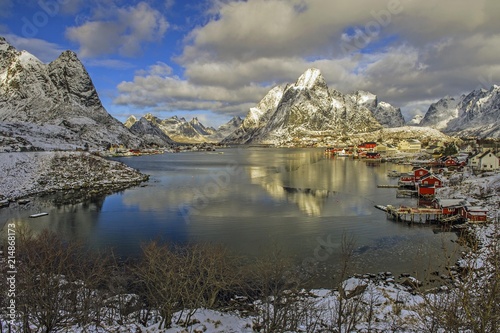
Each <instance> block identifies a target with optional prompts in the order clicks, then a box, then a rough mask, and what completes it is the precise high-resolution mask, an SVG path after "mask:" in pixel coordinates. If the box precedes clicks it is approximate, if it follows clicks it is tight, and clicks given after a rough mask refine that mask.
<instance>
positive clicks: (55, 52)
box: [4, 34, 64, 63]
mask: <svg viewBox="0 0 500 333" xmlns="http://www.w3.org/2000/svg"><path fill="white" fill-rule="evenodd" d="M4 37H5V39H7V42H9V43H10V44H11V45H12V46H14V47H15V48H16V49H17V50H19V51H21V50H26V51H28V52H29V53H31V54H33V55H35V56H36V57H37V58H38V59H40V61H42V62H44V63H49V62H51V61H54V60H55V59H57V57H59V56H60V55H61V53H62V52H63V51H64V49H63V48H62V47H61V46H59V45H57V44H55V43H49V42H47V41H45V40H42V39H37V38H25V37H19V36H17V35H14V34H6V35H5V36H4Z"/></svg>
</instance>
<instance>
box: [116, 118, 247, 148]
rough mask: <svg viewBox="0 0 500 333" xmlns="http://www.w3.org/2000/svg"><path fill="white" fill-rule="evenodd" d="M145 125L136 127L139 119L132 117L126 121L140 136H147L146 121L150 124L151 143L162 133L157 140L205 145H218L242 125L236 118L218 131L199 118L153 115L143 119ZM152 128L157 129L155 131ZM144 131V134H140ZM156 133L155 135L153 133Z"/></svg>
mask: <svg viewBox="0 0 500 333" xmlns="http://www.w3.org/2000/svg"><path fill="white" fill-rule="evenodd" d="M141 121H142V122H143V124H141V126H140V127H139V126H136V124H137V123H138V122H139V121H138V120H137V118H136V117H135V116H134V115H132V116H130V117H129V118H128V119H127V120H126V121H125V126H126V127H128V128H130V129H131V130H132V132H134V133H136V134H137V135H139V134H140V133H142V134H146V131H145V130H146V124H145V123H144V122H145V121H147V122H149V125H148V127H147V134H149V135H150V136H149V141H151V140H152V137H151V135H154V133H157V134H158V133H162V134H163V136H161V135H157V138H156V140H160V141H161V140H165V136H166V137H168V138H169V139H171V140H173V141H175V142H178V143H203V142H210V143H216V142H219V141H220V140H222V139H223V138H225V137H226V136H227V135H228V134H230V133H232V132H233V131H234V130H235V129H236V128H238V126H240V125H241V122H242V120H241V118H239V117H234V118H233V119H231V120H230V121H229V122H227V123H226V124H223V125H221V126H220V127H219V128H218V129H215V128H213V127H206V126H205V125H203V124H202V123H201V122H200V121H199V120H198V118H196V117H195V118H193V119H191V120H190V121H187V120H186V119H185V118H183V117H182V118H179V117H177V116H173V117H170V118H167V119H164V120H162V119H160V118H158V117H155V116H154V115H152V114H151V113H148V114H146V115H145V116H144V117H142V118H141ZM152 127H154V128H156V129H155V130H153V129H152ZM141 130H144V131H143V132H140V131H141ZM153 132H154V133H153Z"/></svg>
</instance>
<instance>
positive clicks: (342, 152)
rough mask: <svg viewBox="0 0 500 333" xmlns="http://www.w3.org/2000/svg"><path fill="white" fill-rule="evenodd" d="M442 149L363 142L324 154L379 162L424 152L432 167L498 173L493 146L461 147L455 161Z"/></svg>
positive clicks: (439, 146) (498, 160)
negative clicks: (430, 157) (401, 155)
mask: <svg viewBox="0 0 500 333" xmlns="http://www.w3.org/2000/svg"><path fill="white" fill-rule="evenodd" d="M443 151H444V146H443V144H441V143H434V144H431V145H429V146H427V147H426V148H423V147H422V143H421V142H420V141H419V140H416V139H408V140H400V141H399V142H398V143H397V145H391V144H386V143H381V142H374V141H370V142H363V143H361V144H358V145H349V146H346V147H341V148H327V149H325V152H326V153H329V154H335V155H337V156H342V157H354V158H366V159H368V160H381V159H383V158H390V157H393V156H395V155H397V154H399V153H408V154H417V153H422V152H426V153H427V154H429V155H431V156H432V157H433V158H434V159H435V161H433V162H432V163H430V165H431V166H433V167H442V168H456V167H463V166H469V167H471V168H472V169H473V170H476V171H496V170H499V169H500V155H499V153H498V150H497V149H496V144H495V145H494V146H492V145H491V144H489V145H488V144H485V145H482V146H479V145H475V146H472V145H470V144H468V145H464V146H463V147H462V149H461V150H460V153H459V154H457V155H456V156H454V157H450V156H447V155H443Z"/></svg>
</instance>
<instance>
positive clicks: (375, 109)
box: [351, 90, 405, 127]
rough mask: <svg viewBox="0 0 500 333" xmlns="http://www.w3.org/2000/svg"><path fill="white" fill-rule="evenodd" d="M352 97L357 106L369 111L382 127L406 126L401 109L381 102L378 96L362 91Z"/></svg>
mask: <svg viewBox="0 0 500 333" xmlns="http://www.w3.org/2000/svg"><path fill="white" fill-rule="evenodd" d="M351 97H352V98H353V100H354V101H355V102H356V104H358V105H360V106H364V107H366V108H367V109H369V110H370V111H371V112H372V114H373V116H374V117H375V119H376V120H377V121H378V122H379V123H380V124H381V125H382V126H384V127H400V126H403V125H404V123H405V120H404V118H403V115H402V114H401V109H400V108H395V107H394V106H392V105H391V104H389V103H387V102H379V101H378V98H377V96H376V95H374V94H372V93H369V92H366V91H362V90H360V91H357V92H355V93H354V94H352V95H351Z"/></svg>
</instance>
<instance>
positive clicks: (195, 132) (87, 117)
mask: <svg viewBox="0 0 500 333" xmlns="http://www.w3.org/2000/svg"><path fill="white" fill-rule="evenodd" d="M499 108H500V87H498V86H493V87H491V88H490V89H489V90H485V89H479V90H475V91H473V92H471V93H470V94H466V95H462V96H460V97H458V98H452V97H445V98H443V99H441V100H439V101H437V102H436V103H434V104H432V105H431V106H430V107H429V110H428V111H427V113H426V115H425V116H424V117H423V118H422V119H419V118H418V117H416V118H414V119H412V120H411V121H410V122H409V123H408V124H406V125H412V126H420V127H422V126H427V127H432V128H434V129H439V130H440V131H443V132H445V133H448V134H452V135H457V136H477V137H496V138H498V137H500V121H499V114H500V113H499ZM417 124H418V125H417ZM403 125H405V122H404V119H403V116H402V115H401V110H400V109H399V108H396V107H394V106H392V105H390V104H388V103H386V102H383V101H379V100H378V98H377V96H376V95H374V94H371V93H369V92H365V91H357V92H354V93H350V94H345V93H342V92H340V91H338V90H335V89H332V88H329V87H328V86H327V84H326V81H325V79H324V78H323V76H322V74H321V72H320V71H319V70H318V69H315V68H311V69H308V70H306V71H305V72H304V74H302V75H301V76H300V77H299V78H298V80H297V81H296V82H295V83H290V84H284V85H279V86H276V87H274V88H273V89H271V90H270V91H269V92H268V93H267V94H266V96H264V98H263V99H262V100H261V101H260V102H259V103H258V104H257V105H256V106H255V107H252V108H251V109H250V110H249V111H248V114H247V115H246V117H245V119H241V118H239V117H234V118H233V119H231V120H230V121H229V122H228V123H226V124H224V125H222V126H220V127H219V128H217V129H215V128H212V127H206V126H204V125H203V124H202V123H201V122H200V121H199V120H198V119H197V118H193V119H192V120H191V121H187V120H186V119H184V118H178V117H176V116H174V117H171V118H168V119H164V120H162V119H159V118H157V117H155V116H153V115H152V114H146V115H144V117H141V118H139V119H137V118H136V117H134V116H131V117H130V118H129V119H127V121H126V122H125V124H122V123H121V122H119V121H118V120H117V119H115V118H113V117H112V116H111V115H109V114H108V112H107V111H106V110H105V108H104V107H103V105H102V103H101V101H100V99H99V96H98V94H97V91H96V89H95V87H94V85H93V83H92V80H91V78H90V76H89V75H88V73H87V71H86V70H85V68H84V66H83V64H82V63H81V62H80V60H79V59H78V57H77V55H76V54H75V53H74V52H72V51H65V52H63V53H62V54H61V55H60V56H59V57H58V58H57V59H56V60H54V61H52V62H51V63H49V64H44V63H42V62H41V61H40V60H38V59H37V58H36V57H35V56H33V55H31V54H30V53H28V52H26V51H18V50H16V49H15V48H14V47H13V46H11V45H10V44H9V43H7V41H6V40H5V39H4V38H3V37H0V151H12V150H19V149H26V150H34V149H75V148H78V147H84V146H88V147H91V148H92V147H95V148H102V147H106V146H108V145H111V144H124V145H126V146H128V147H141V146H143V147H144V146H151V145H157V146H170V145H173V144H176V143H202V142H211V143H215V142H221V141H222V142H223V143H238V144H247V143H263V144H277V145H282V144H292V145H293V144H300V143H301V142H303V141H304V140H309V141H310V142H314V140H315V139H316V138H321V137H332V138H339V137H343V138H349V137H352V136H353V135H360V134H361V133H399V132H398V131H385V132H384V130H387V129H390V128H399V127H401V126H403ZM417 132H418V131H417ZM418 133H420V132H418ZM429 133H434V132H429ZM382 135H385V134H382Z"/></svg>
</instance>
